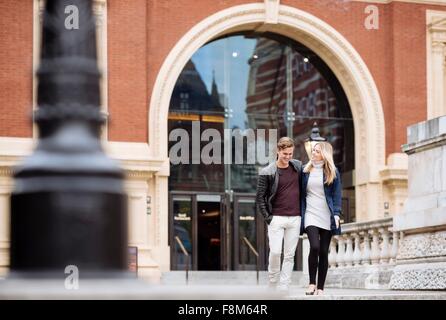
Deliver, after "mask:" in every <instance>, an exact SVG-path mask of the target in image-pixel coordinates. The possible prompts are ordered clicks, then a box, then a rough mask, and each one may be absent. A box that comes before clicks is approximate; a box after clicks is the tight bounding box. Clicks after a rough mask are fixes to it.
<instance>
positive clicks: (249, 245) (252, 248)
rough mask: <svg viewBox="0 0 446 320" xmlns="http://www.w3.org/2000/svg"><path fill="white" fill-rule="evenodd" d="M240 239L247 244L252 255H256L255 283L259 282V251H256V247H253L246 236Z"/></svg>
mask: <svg viewBox="0 0 446 320" xmlns="http://www.w3.org/2000/svg"><path fill="white" fill-rule="evenodd" d="M242 239H243V241H244V242H245V243H246V245H247V246H248V248H249V250H251V251H252V253H254V255H255V256H256V276H257V284H259V253H258V252H257V250H256V249H254V247H253V245H252V244H251V242H249V240H248V238H246V237H243V238H242Z"/></svg>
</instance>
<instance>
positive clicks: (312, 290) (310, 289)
mask: <svg viewBox="0 0 446 320" xmlns="http://www.w3.org/2000/svg"><path fill="white" fill-rule="evenodd" d="M315 292H316V286H315V285H314V284H310V285H309V287H308V289H307V291H305V294H306V295H307V296H312V295H314V293H315Z"/></svg>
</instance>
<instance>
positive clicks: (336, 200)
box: [300, 166, 342, 235]
mask: <svg viewBox="0 0 446 320" xmlns="http://www.w3.org/2000/svg"><path fill="white" fill-rule="evenodd" d="M303 168H304V166H302V170H301V177H302V180H301V182H302V186H301V197H300V198H301V204H300V212H301V216H302V219H301V223H300V234H301V235H302V234H304V233H305V211H306V209H307V185H308V178H309V177H310V173H309V172H307V173H305V172H304V171H303ZM323 179H324V181H325V173H324V178H323ZM324 193H325V199H326V200H327V205H328V207H329V208H330V213H331V217H330V221H331V223H330V224H331V225H330V228H331V233H332V234H333V235H340V234H341V224H339V228H336V222H335V219H334V216H335V215H336V216H340V215H341V212H342V184H341V175H340V174H339V171H338V169H336V178H335V179H334V180H333V182H332V183H331V184H330V185H327V184H325V183H324ZM339 218H340V217H339Z"/></svg>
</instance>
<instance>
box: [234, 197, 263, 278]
mask: <svg viewBox="0 0 446 320" xmlns="http://www.w3.org/2000/svg"><path fill="white" fill-rule="evenodd" d="M233 217H234V222H233V226H234V229H233V247H234V255H233V256H234V269H235V270H256V264H258V265H259V268H260V270H264V269H265V266H266V253H267V250H266V245H267V242H266V238H265V237H266V225H265V223H264V221H263V219H262V218H261V217H259V215H258V214H257V212H256V204H255V194H246V193H245V194H243V193H236V194H234V215H233ZM247 241H248V242H249V243H250V244H251V245H252V247H253V248H254V249H255V250H256V251H257V252H258V254H259V257H258V258H256V256H255V254H254V253H253V252H252V250H250V248H249V246H248V243H247Z"/></svg>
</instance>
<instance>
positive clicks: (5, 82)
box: [0, 1, 33, 137]
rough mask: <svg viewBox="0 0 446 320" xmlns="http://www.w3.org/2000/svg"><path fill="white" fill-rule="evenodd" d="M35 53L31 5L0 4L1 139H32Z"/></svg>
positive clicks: (24, 3) (2, 2)
mask: <svg viewBox="0 0 446 320" xmlns="http://www.w3.org/2000/svg"><path fill="white" fill-rule="evenodd" d="M32 50H33V3H32V1H0V136H11V137H31V136H32V125H31V111H32V67H33V55H32Z"/></svg>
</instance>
